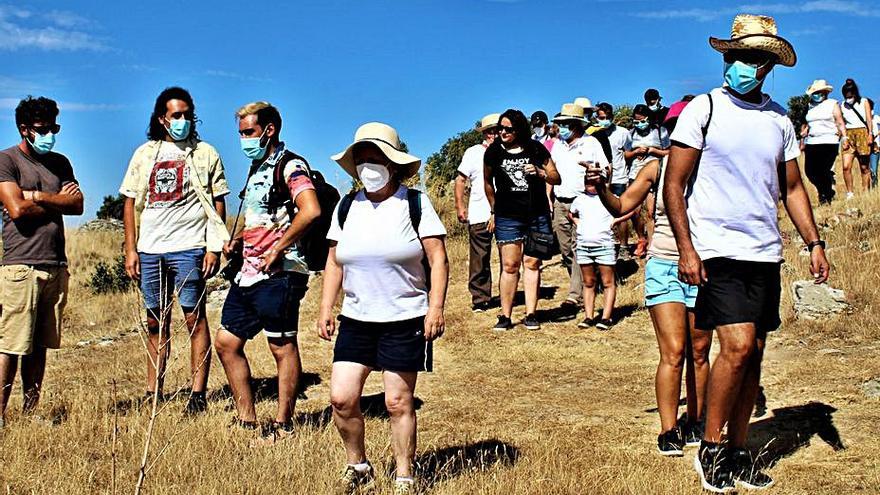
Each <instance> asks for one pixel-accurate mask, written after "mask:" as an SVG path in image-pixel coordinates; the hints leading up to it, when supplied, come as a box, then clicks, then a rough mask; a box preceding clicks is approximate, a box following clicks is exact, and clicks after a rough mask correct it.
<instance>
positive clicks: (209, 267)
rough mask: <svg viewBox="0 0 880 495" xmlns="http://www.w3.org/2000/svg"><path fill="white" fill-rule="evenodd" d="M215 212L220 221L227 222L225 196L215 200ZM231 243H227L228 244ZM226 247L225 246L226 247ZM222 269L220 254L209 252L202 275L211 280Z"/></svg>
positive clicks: (203, 263)
mask: <svg viewBox="0 0 880 495" xmlns="http://www.w3.org/2000/svg"><path fill="white" fill-rule="evenodd" d="M214 210H215V211H216V212H217V214H218V215H220V219H221V220H223V221H224V222H226V200H225V199H224V196H220V197H215V198H214ZM228 242H229V241H227V243H228ZM224 247H225V245H224ZM219 269H220V253H215V252H211V251H208V252H206V253H205V259H204V260H202V274H203V275H204V277H205V278H211V277H213V276H214V275H216V274H217V270H219Z"/></svg>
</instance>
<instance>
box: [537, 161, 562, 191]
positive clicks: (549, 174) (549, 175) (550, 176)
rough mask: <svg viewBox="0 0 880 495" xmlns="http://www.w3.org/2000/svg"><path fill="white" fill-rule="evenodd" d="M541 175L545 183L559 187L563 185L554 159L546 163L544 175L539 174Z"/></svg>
mask: <svg viewBox="0 0 880 495" xmlns="http://www.w3.org/2000/svg"><path fill="white" fill-rule="evenodd" d="M538 170H541V169H538ZM539 174H541V177H542V178H543V179H544V182H546V183H547V184H550V185H551V186H558V185H559V184H562V177H561V176H560V175H559V171H558V170H556V164H555V163H553V159H552V158H548V159H547V161H546V162H544V168H543V173H541V172H539Z"/></svg>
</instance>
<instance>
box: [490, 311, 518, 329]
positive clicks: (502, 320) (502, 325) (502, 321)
mask: <svg viewBox="0 0 880 495" xmlns="http://www.w3.org/2000/svg"><path fill="white" fill-rule="evenodd" d="M511 328H513V322H512V321H510V318H508V317H506V316H504V315H498V322H497V323H495V326H494V327H492V330H497V331H499V332H504V331H507V330H510V329H511Z"/></svg>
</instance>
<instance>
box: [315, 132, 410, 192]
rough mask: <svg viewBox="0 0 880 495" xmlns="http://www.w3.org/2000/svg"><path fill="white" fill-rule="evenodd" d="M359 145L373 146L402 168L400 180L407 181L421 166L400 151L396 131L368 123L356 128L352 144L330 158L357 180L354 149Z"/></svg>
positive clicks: (398, 137) (407, 154)
mask: <svg viewBox="0 0 880 495" xmlns="http://www.w3.org/2000/svg"><path fill="white" fill-rule="evenodd" d="M359 143H372V144H374V145H375V146H376V147H377V148H379V150H381V151H382V153H383V154H384V155H385V157H386V158H388V160H390V161H391V162H392V163H394V164H396V165H399V166H401V167H402V171H403V177H402V179H408V178H410V177H412V176H413V175H416V173H418V171H419V167H421V166H422V160H421V159H419V158H418V157H415V156H413V155H410V154H409V153H405V152H403V151H401V145H400V136H399V135H398V134H397V131H396V130H395V129H394V128H393V127H391V126H390V125H388V124H383V123H381V122H368V123H366V124H364V125H362V126H360V127H358V130H357V132H355V133H354V142H353V143H351V144H350V145H348V148H345V151H343V152H342V153H337V154H335V155H333V156H331V157H330V159H331V160H333V161H335V162H336V163H338V164H339V166H340V167H342V169H343V170H345V171H346V172H348V175H350V176H352V177H354V178H357V166H356V165H355V164H354V153H353V150H354V147H355V145H357V144H359Z"/></svg>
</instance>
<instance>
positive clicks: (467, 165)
mask: <svg viewBox="0 0 880 495" xmlns="http://www.w3.org/2000/svg"><path fill="white" fill-rule="evenodd" d="M485 154H486V146H485V145H483V144H482V143H480V144H475V145H473V146H471V147H470V148H468V149H466V150H465V152H464V155H462V157H461V165H459V166H458V173H460V174H461V175H463V176H465V177H466V178H467V179H468V181H470V183H471V192H470V196H469V197H468V223H469V224H471V225H474V224H477V223H485V222H488V221H489V216H490V215H491V208H489V200H487V199H486V187H485V183H484V182H483V155H485Z"/></svg>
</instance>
